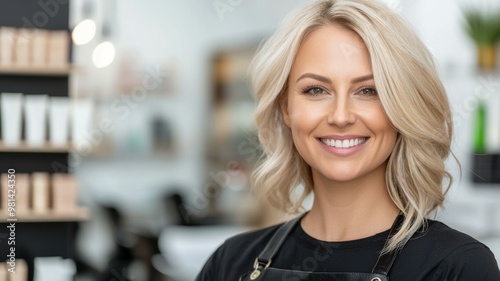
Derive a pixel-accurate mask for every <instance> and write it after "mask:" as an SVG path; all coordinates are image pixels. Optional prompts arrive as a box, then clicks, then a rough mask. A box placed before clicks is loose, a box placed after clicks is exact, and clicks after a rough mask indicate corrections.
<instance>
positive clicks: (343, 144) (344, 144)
mask: <svg viewBox="0 0 500 281" xmlns="http://www.w3.org/2000/svg"><path fill="white" fill-rule="evenodd" d="M367 139H368V138H356V139H348V140H334V139H323V138H321V139H320V140H321V142H322V143H324V144H326V145H328V146H331V147H337V148H349V147H355V146H358V145H360V144H362V143H364V142H365V141H366V140H367Z"/></svg>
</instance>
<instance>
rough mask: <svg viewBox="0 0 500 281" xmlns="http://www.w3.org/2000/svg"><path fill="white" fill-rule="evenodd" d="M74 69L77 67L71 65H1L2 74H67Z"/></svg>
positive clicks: (0, 73)
mask: <svg viewBox="0 0 500 281" xmlns="http://www.w3.org/2000/svg"><path fill="white" fill-rule="evenodd" d="M74 70H75V68H74V67H73V66H71V65H63V66H59V67H46V66H15V65H13V66H4V65H3V66H2V65H0V75H23V76H24V75H25V76H67V75H69V74H70V73H72V72H73V71H74Z"/></svg>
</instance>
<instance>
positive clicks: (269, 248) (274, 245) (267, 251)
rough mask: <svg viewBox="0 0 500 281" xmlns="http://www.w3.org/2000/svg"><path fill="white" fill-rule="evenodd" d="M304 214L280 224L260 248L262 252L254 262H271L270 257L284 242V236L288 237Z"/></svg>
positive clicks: (264, 263) (265, 263)
mask: <svg viewBox="0 0 500 281" xmlns="http://www.w3.org/2000/svg"><path fill="white" fill-rule="evenodd" d="M304 215H305V214H303V215H300V216H298V217H296V218H294V219H292V220H289V221H288V222H286V223H284V224H283V225H282V226H280V227H279V228H278V230H276V232H275V233H274V235H273V237H272V238H271V240H269V242H268V243H267V245H266V247H265V248H264V250H262V252H261V253H260V254H259V257H258V258H257V259H256V260H255V262H256V263H260V264H262V265H267V266H269V265H270V264H271V260H272V258H273V257H274V255H275V254H276V253H277V252H278V250H279V249H280V248H281V245H283V242H285V240H286V238H287V237H288V234H290V232H291V231H292V229H293V228H294V227H295V225H296V224H297V222H298V221H299V220H300V219H301V218H302V217H303V216H304Z"/></svg>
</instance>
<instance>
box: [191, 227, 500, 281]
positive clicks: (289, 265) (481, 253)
mask: <svg viewBox="0 0 500 281" xmlns="http://www.w3.org/2000/svg"><path fill="white" fill-rule="evenodd" d="M279 226H280V225H275V226H271V227H268V228H265V229H261V230H257V231H252V232H248V233H243V234H240V235H237V236H234V237H232V238H230V239H228V240H226V241H225V242H224V244H222V245H221V246H220V247H219V248H218V249H217V250H216V251H215V252H214V253H213V254H212V256H211V257H210V259H209V260H208V261H207V263H206V264H205V266H204V267H203V269H202V271H201V272H200V273H199V275H198V277H197V278H196V280H197V281H237V280H239V277H240V276H241V275H243V274H245V273H247V272H250V271H252V270H253V264H254V261H255V258H257V256H258V255H259V253H260V252H261V251H262V250H263V249H264V247H265V246H266V244H267V242H268V241H269V240H270V239H271V237H272V236H273V234H274V233H275V231H276V230H277V229H278V227H279ZM388 234H389V230H387V231H385V232H382V233H378V234H376V235H374V236H371V237H367V238H363V239H359V240H353V241H346V242H323V241H320V240H317V239H315V238H313V237H311V236H309V235H308V234H307V233H305V232H304V230H303V229H302V227H301V226H300V223H298V224H297V225H296V227H295V228H294V229H293V230H292V232H291V233H290V235H289V236H288V237H287V239H286V240H285V242H284V243H283V245H282V247H281V248H280V250H279V252H278V253H277V254H276V256H275V257H274V258H273V261H272V264H271V267H275V268H282V269H293V270H301V271H314V272H366V273H369V272H371V271H372V269H373V266H374V265H375V263H376V261H377V258H378V255H379V253H380V251H381V250H382V248H383V246H384V243H385V240H386V238H387V236H388ZM389 278H390V280H395V281H418V280H425V281H445V280H448V281H480V280H488V281H500V271H499V269H498V264H497V261H496V260H495V257H494V255H493V253H492V252H491V251H490V249H489V248H488V247H486V246H485V245H483V244H482V243H480V242H478V241H477V240H475V239H474V238H472V237H470V236H468V235H466V234H463V233H461V232H458V231H456V230H454V229H452V228H450V227H448V226H447V225H445V224H443V223H441V222H438V221H433V220H428V227H427V229H425V231H419V232H417V233H415V235H413V237H412V238H411V239H410V240H409V241H408V243H407V244H406V245H405V247H404V248H403V250H402V251H401V253H400V254H399V255H398V257H397V258H396V261H395V262H394V265H393V267H392V269H391V271H390V272H389ZM283 281H285V280H283ZM286 281H299V279H298V278H297V277H295V278H294V276H293V274H290V275H289V276H287V279H286Z"/></svg>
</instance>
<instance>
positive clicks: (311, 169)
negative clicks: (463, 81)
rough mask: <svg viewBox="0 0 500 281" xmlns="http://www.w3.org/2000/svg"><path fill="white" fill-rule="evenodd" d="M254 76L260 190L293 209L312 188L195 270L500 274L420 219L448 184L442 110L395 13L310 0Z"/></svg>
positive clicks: (456, 237)
mask: <svg viewBox="0 0 500 281" xmlns="http://www.w3.org/2000/svg"><path fill="white" fill-rule="evenodd" d="M252 74H253V84H254V88H255V93H256V96H257V100H258V107H257V112H256V121H257V127H258V129H259V139H260V141H261V144H262V148H263V151H264V154H265V160H264V161H263V162H262V163H261V165H260V166H259V167H258V169H257V170H256V171H255V174H254V184H255V186H256V188H257V193H258V194H260V195H263V196H264V197H266V198H268V199H269V200H270V201H271V202H272V203H273V204H274V205H276V206H279V207H281V208H282V209H283V210H285V211H289V212H294V211H297V210H299V209H300V206H301V204H302V202H303V199H304V198H305V197H306V196H307V195H308V194H309V193H311V192H313V193H314V203H313V206H312V209H311V210H310V211H308V212H306V213H305V214H303V215H301V216H299V217H298V218H296V219H294V220H291V221H289V222H287V223H285V224H281V225H277V226H272V227H269V228H266V229H262V230H258V231H254V232H251V233H245V234H242V235H239V236H236V237H233V238H231V239H228V240H227V241H226V242H225V243H224V244H223V245H222V246H221V247H220V248H219V249H218V250H217V251H216V252H215V253H214V254H213V255H212V257H211V258H210V259H209V260H208V262H207V263H206V265H205V267H204V268H203V270H202V271H201V272H200V274H199V275H198V278H197V280H217V281H219V280H221V281H222V280H224V281H226V280H227V281H230V280H266V281H267V280H373V281H376V280H379V281H380V280H389V279H390V280H397V281H402V280H412V281H415V280H425V281H429V280H436V281H437V280H439V281H443V280H467V281H469V280H500V272H499V269H498V265H497V262H496V260H495V258H494V256H493V254H492V253H491V251H490V250H489V249H488V248H487V247H486V246H485V245H483V244H481V243H479V242H478V241H476V240H474V239H473V238H471V237H469V236H467V235H465V234H463V233H460V232H458V231H456V230H453V229H451V228H449V227H448V226H446V225H444V224H442V223H440V222H438V221H434V220H430V219H427V217H428V216H430V215H431V214H432V212H433V211H435V210H436V208H438V207H439V206H441V205H442V203H443V200H444V195H445V194H446V191H447V189H448V188H449V186H450V184H451V176H450V174H449V173H448V172H447V171H446V170H445V165H444V161H445V159H446V158H447V157H448V155H449V154H450V143H451V138H452V117H451V116H452V115H451V112H450V107H449V103H448V100H447V97H446V93H445V90H444V88H443V85H442V84H441V82H440V80H439V78H438V74H437V72H436V69H435V66H434V64H433V61H432V58H431V55H430V54H429V52H428V50H427V49H426V47H425V46H424V45H423V44H422V43H421V41H420V40H419V39H418V38H417V37H416V35H415V34H414V32H413V31H412V30H411V29H410V28H408V27H407V25H406V24H405V23H404V22H403V21H402V20H401V18H400V17H399V16H398V15H397V14H395V13H394V12H392V11H391V10H390V9H389V8H387V7H386V6H384V5H383V4H380V3H377V2H375V1H373V0H323V1H317V2H314V3H312V4H309V5H307V6H305V7H303V8H301V9H300V10H298V11H297V12H295V13H294V14H293V15H291V17H289V18H288V19H287V20H286V21H285V23H284V24H283V26H281V28H280V29H279V30H278V31H277V32H276V33H275V34H274V35H273V36H272V37H271V38H270V39H269V40H268V41H267V42H266V43H265V45H264V46H263V47H262V48H261V50H260V51H259V52H258V54H257V56H256V58H255V61H254V63H253V73H252ZM442 185H445V188H444V190H443V188H442ZM297 194H298V195H297Z"/></svg>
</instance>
